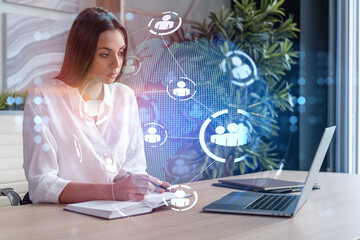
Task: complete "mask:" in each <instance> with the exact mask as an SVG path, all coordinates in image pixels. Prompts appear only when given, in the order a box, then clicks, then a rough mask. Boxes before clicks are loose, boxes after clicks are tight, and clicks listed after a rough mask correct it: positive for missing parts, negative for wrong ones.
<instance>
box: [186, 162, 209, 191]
mask: <svg viewBox="0 0 360 240" xmlns="http://www.w3.org/2000/svg"><path fill="white" fill-rule="evenodd" d="M215 162H216V161H215V160H214V161H213V162H212V163H210V164H209V166H207V167H206V168H204V169H203V170H202V171H201V172H199V173H198V174H197V175H196V176H195V177H193V179H191V180H190V181H189V182H188V183H187V184H185V186H188V185H189V184H190V183H191V182H192V181H194V180H195V179H196V178H197V177H198V176H199V175H200V174H202V173H203V172H204V171H205V170H206V169H208V168H209V167H210V166H211V165H213V164H214V163H215Z"/></svg>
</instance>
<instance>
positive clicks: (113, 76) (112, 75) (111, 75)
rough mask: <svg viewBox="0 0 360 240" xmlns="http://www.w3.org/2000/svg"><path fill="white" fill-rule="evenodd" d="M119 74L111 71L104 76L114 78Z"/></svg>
mask: <svg viewBox="0 0 360 240" xmlns="http://www.w3.org/2000/svg"><path fill="white" fill-rule="evenodd" d="M118 75H119V74H118V73H112V74H108V75H106V76H108V77H109V78H116V77H117V76H118Z"/></svg>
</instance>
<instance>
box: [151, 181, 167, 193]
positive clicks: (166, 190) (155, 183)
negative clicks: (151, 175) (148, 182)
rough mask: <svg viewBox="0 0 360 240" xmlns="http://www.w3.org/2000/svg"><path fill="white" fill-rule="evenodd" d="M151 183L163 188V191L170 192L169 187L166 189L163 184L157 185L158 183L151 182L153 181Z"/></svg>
mask: <svg viewBox="0 0 360 240" xmlns="http://www.w3.org/2000/svg"><path fill="white" fill-rule="evenodd" d="M152 184H153V185H154V186H155V187H159V188H161V189H164V190H165V192H171V191H170V190H169V189H167V188H166V187H164V186H162V185H158V184H156V183H153V182H152Z"/></svg>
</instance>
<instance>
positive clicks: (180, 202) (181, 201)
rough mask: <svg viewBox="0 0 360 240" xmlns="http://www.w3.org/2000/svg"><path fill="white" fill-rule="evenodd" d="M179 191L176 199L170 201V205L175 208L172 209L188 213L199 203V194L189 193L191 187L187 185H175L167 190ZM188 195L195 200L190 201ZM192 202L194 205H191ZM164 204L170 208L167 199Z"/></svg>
mask: <svg viewBox="0 0 360 240" xmlns="http://www.w3.org/2000/svg"><path fill="white" fill-rule="evenodd" d="M175 188H176V189H177V190H176V191H175V197H174V198H172V199H171V200H170V204H171V205H172V206H173V207H172V208H171V209H172V210H174V211H178V212H183V211H187V210H189V209H191V208H193V207H194V206H195V204H196V203H197V201H198V194H197V192H196V191H193V192H192V193H189V190H191V187H189V186H187V185H173V186H171V187H169V188H167V190H169V191H171V190H173V189H175ZM187 195H192V196H194V199H189V198H188V197H187ZM190 200H192V204H191V205H190V203H191V201H190ZM163 202H164V204H165V205H166V206H169V202H167V201H166V199H165V197H163Z"/></svg>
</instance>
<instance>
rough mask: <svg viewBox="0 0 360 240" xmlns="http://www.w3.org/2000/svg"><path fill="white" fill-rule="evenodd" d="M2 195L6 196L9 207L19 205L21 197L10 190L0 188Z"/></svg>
mask: <svg viewBox="0 0 360 240" xmlns="http://www.w3.org/2000/svg"><path fill="white" fill-rule="evenodd" d="M0 192H1V194H2V195H4V196H7V197H8V198H9V201H10V203H11V206H17V205H21V197H20V196H19V194H17V193H16V192H15V191H14V189H12V188H0Z"/></svg>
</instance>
